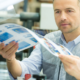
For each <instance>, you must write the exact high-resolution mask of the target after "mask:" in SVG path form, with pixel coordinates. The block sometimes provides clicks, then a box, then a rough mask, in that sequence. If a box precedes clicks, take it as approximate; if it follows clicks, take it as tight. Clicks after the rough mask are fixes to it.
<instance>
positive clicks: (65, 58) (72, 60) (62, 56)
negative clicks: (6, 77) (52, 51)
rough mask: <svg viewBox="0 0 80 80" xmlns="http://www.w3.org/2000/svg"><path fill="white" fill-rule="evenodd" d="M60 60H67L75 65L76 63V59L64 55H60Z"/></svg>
mask: <svg viewBox="0 0 80 80" xmlns="http://www.w3.org/2000/svg"><path fill="white" fill-rule="evenodd" d="M59 58H60V59H61V60H65V61H66V62H69V63H74V62H75V58H74V57H72V56H70V55H62V54H59Z"/></svg>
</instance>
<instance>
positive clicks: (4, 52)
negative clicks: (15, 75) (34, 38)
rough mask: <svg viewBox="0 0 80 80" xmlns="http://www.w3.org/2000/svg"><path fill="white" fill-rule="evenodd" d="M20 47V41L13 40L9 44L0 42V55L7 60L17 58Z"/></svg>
mask: <svg viewBox="0 0 80 80" xmlns="http://www.w3.org/2000/svg"><path fill="white" fill-rule="evenodd" d="M17 49H18V43H16V42H15V41H13V42H11V43H10V44H8V45H7V46H5V44H4V43H1V44H0V55H1V56H2V57H3V58H5V59H6V60H10V61H11V60H13V59H14V58H15V52H16V51H17Z"/></svg>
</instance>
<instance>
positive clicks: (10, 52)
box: [6, 43, 18, 55]
mask: <svg viewBox="0 0 80 80" xmlns="http://www.w3.org/2000/svg"><path fill="white" fill-rule="evenodd" d="M16 49H18V43H16V44H15V45H14V46H13V47H11V48H10V49H9V50H8V51H7V52H6V54H7V55H9V54H12V53H13V51H15V52H16Z"/></svg>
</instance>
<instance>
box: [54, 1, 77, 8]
mask: <svg viewBox="0 0 80 80" xmlns="http://www.w3.org/2000/svg"><path fill="white" fill-rule="evenodd" d="M77 5H78V0H54V3H53V6H54V8H61V7H63V8H64V7H65V8H68V7H77Z"/></svg>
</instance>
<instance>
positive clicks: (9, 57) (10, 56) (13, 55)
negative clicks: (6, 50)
mask: <svg viewBox="0 0 80 80" xmlns="http://www.w3.org/2000/svg"><path fill="white" fill-rule="evenodd" d="M17 49H18V47H17V48H15V50H14V51H13V52H12V53H11V54H10V55H9V56H8V59H7V60H13V58H15V52H16V51H17Z"/></svg>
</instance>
